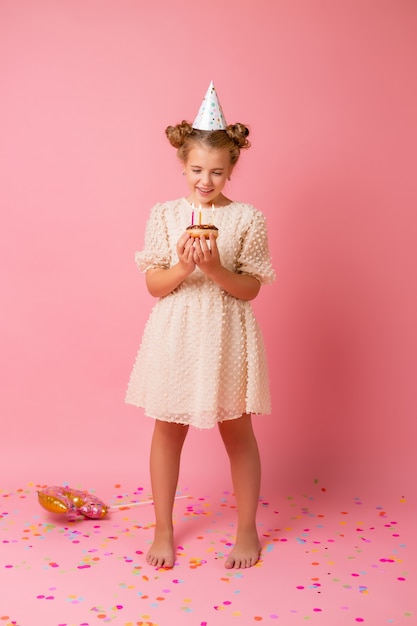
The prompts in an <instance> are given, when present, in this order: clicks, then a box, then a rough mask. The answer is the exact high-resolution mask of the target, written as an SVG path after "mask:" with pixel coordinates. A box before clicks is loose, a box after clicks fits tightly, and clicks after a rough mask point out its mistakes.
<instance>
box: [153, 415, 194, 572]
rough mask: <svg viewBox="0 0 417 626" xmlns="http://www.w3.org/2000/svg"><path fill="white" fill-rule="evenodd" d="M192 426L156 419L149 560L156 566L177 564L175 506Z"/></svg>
mask: <svg viewBox="0 0 417 626" xmlns="http://www.w3.org/2000/svg"><path fill="white" fill-rule="evenodd" d="M187 432H188V426H183V425H182V424H172V423H170V422H163V421H161V420H156V421H155V428H154V432H153V437H152V445H151V455H150V470H151V484H152V494H153V500H154V505H155V522H156V523H155V536H154V542H153V544H152V546H151V548H150V549H149V551H148V554H147V557H146V560H147V562H148V563H149V564H150V565H153V566H154V567H174V560H175V550H174V533H173V524H172V509H173V506H174V499H175V492H176V489H177V484H178V476H179V469H180V458H181V450H182V447H183V444H184V441H185V437H186V435H187Z"/></svg>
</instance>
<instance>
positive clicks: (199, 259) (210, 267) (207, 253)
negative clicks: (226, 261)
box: [193, 234, 222, 280]
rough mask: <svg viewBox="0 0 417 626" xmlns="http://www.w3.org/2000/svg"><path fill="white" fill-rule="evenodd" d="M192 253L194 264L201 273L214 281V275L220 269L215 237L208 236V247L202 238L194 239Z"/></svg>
mask: <svg viewBox="0 0 417 626" xmlns="http://www.w3.org/2000/svg"><path fill="white" fill-rule="evenodd" d="M193 253H194V254H193V258H194V263H195V264H196V265H197V266H198V267H199V268H200V269H201V271H202V272H204V273H205V274H206V275H207V276H209V277H210V278H213V280H215V276H216V273H217V272H218V271H219V270H220V269H221V267H222V264H221V261H220V254H219V249H218V247H217V242H216V237H215V236H214V235H213V234H210V247H209V246H208V245H207V241H206V239H205V238H204V237H203V236H201V237H198V238H197V239H195V241H194V247H193Z"/></svg>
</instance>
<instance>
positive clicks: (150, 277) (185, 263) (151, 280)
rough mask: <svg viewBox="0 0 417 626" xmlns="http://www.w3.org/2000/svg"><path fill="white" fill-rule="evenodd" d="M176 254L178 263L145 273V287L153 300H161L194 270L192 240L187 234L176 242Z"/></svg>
mask: <svg viewBox="0 0 417 626" xmlns="http://www.w3.org/2000/svg"><path fill="white" fill-rule="evenodd" d="M177 254H178V259H179V260H178V263H176V264H175V265H172V267H170V268H168V269H166V268H162V267H155V268H152V269H150V270H148V271H147V272H146V286H147V288H148V291H149V293H150V294H151V295H152V296H155V298H162V297H163V296H167V295H168V294H169V293H171V291H174V289H176V288H177V287H178V285H180V284H181V283H182V281H183V280H184V279H185V278H187V276H188V275H189V274H191V272H193V271H194V269H195V262H194V258H193V256H194V254H193V240H192V238H191V237H190V236H189V235H188V234H187V233H185V234H184V235H182V236H181V237H180V239H179V240H178V244H177Z"/></svg>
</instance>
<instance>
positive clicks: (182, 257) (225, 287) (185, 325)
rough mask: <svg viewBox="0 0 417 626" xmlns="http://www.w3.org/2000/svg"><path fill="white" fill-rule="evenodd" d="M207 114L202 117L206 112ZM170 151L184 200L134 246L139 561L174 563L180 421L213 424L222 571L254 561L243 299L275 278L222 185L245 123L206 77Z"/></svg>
mask: <svg viewBox="0 0 417 626" xmlns="http://www.w3.org/2000/svg"><path fill="white" fill-rule="evenodd" d="M213 111H214V113H213ZM166 134H167V137H168V139H169V141H170V143H171V144H172V145H173V146H174V147H175V148H177V153H178V157H179V159H180V160H181V162H182V163H183V167H184V171H183V173H184V176H185V180H186V182H187V185H188V189H189V192H188V196H187V198H180V199H179V200H174V201H169V202H163V203H161V204H157V205H156V206H154V207H153V209H152V210H151V214H150V217H149V219H148V222H147V226H146V233H145V246H144V249H143V251H141V252H138V253H136V262H137V265H138V267H139V269H140V270H142V271H143V272H146V284H147V288H148V290H149V292H150V293H151V294H152V295H153V296H155V297H156V298H158V301H157V303H156V305H155V307H154V308H153V310H152V313H151V315H150V318H149V320H148V322H147V324H146V327H145V331H144V335H143V339H142V344H141V347H140V350H139V353H138V356H137V359H136V362H135V365H134V368H133V371H132V374H131V378H130V382H129V386H128V391H127V396H126V401H127V402H128V403H130V404H133V405H136V406H139V407H143V408H144V409H145V413H146V414H147V415H148V416H150V417H153V418H154V419H155V426H154V434H153V438H152V445H151V454H150V471H151V484H152V492H153V499H154V504H155V516H156V525H155V537H154V542H153V544H152V546H151V548H150V550H149V552H148V555H147V561H148V563H149V564H150V565H153V566H155V567H165V568H170V567H173V566H174V560H175V550H174V538H173V522H172V510H173V504H174V498H175V492H176V488H177V481H178V475H179V467H180V455H181V450H182V446H183V443H184V440H185V437H186V435H187V431H188V429H189V426H190V425H191V426H194V427H197V428H211V427H213V426H215V425H216V424H217V425H218V428H219V431H220V435H221V437H222V439H223V442H224V444H225V447H226V450H227V454H228V456H229V459H230V465H231V474H232V481H233V487H234V492H235V496H236V501H237V509H238V527H237V534H236V542H235V545H234V548H233V549H232V551H231V552H230V554H229V555H228V557H227V559H226V562H225V567H227V568H246V567H251V566H252V565H255V563H256V562H257V561H258V559H259V555H260V543H259V538H258V534H257V529H256V511H257V506H258V500H259V490H260V475H261V470H260V459H259V452H258V446H257V442H256V439H255V435H254V432H253V429H252V423H251V414H252V413H255V414H256V413H258V414H259V413H269V411H270V398H269V386H268V372H267V364H266V357H265V351H264V344H263V339H262V335H261V331H260V329H259V327H258V325H257V322H256V320H255V318H254V315H253V311H252V308H251V305H250V300H252V299H253V298H255V297H256V296H257V295H258V292H259V289H260V286H261V284H264V283H269V282H271V281H272V280H273V279H274V277H275V275H274V270H273V268H272V266H271V261H270V256H269V251H268V243H267V232H266V225H265V218H264V217H263V215H262V213H260V212H259V211H257V210H256V209H255V208H254V207H252V206H251V205H249V204H244V203H241V202H235V201H232V200H230V199H229V198H227V197H226V196H225V195H224V193H223V190H224V188H225V185H226V182H227V180H230V176H231V174H232V172H233V168H234V166H235V165H236V162H237V160H238V158H239V153H240V149H241V148H248V147H249V145H250V144H249V141H248V139H247V136H248V134H249V131H248V129H247V128H246V126H244V125H242V124H234V125H230V126H227V125H226V122H225V120H224V116H223V113H222V110H221V107H220V104H219V102H218V99H217V94H216V91H215V89H214V85H213V83H211V84H210V87H209V89H208V91H207V94H206V97H205V99H204V101H203V104H202V105H201V108H200V111H199V114H198V116H197V118H196V120H195V122H194V124H193V125H192V126H191V125H190V124H189V123H188V122H182V124H178V125H177V126H169V127H168V128H167V129H166ZM200 208H201V213H204V209H206V208H208V209H212V211H213V212H214V215H215V217H214V223H215V225H216V226H217V228H218V238H217V239H216V238H215V237H214V235H213V234H211V235H210V239H209V241H206V240H205V239H204V237H200V238H197V239H194V238H193V237H191V236H190V235H189V234H188V233H187V232H186V228H187V226H189V225H190V224H191V221H192V216H195V219H196V221H197V220H201V214H200Z"/></svg>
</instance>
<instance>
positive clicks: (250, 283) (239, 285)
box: [194, 235, 261, 300]
mask: <svg viewBox="0 0 417 626" xmlns="http://www.w3.org/2000/svg"><path fill="white" fill-rule="evenodd" d="M194 261H195V263H196V265H198V267H199V268H200V269H201V270H202V271H203V272H204V273H205V274H206V275H207V276H208V277H209V278H211V280H213V281H214V282H215V283H217V284H218V285H220V287H222V289H224V290H225V291H227V292H228V293H230V295H231V296H234V297H235V298H239V300H253V299H254V298H256V296H257V295H258V293H259V290H260V288H261V283H260V282H259V280H258V279H257V278H255V277H254V276H250V275H249V274H236V272H232V271H230V270H228V269H226V268H225V267H223V265H222V264H221V262H220V255H219V249H218V248H217V244H216V238H215V237H214V236H213V235H210V248H209V247H208V245H207V243H206V241H205V239H204V237H201V238H200V239H198V240H197V241H196V245H195V248H194Z"/></svg>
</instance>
